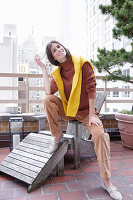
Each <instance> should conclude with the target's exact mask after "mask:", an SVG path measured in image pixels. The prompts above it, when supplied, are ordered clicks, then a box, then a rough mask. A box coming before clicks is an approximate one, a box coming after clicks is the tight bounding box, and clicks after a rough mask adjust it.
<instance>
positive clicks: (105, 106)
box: [104, 81, 107, 112]
mask: <svg viewBox="0 0 133 200" xmlns="http://www.w3.org/2000/svg"><path fill="white" fill-rule="evenodd" d="M104 91H105V92H107V81H105V87H104ZM106 110H107V101H106V99H105V101H104V111H105V112H106Z"/></svg>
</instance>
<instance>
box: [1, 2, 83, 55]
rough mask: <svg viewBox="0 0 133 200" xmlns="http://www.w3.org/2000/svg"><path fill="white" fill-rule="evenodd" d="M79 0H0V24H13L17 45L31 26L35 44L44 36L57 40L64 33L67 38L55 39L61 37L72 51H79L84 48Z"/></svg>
mask: <svg viewBox="0 0 133 200" xmlns="http://www.w3.org/2000/svg"><path fill="white" fill-rule="evenodd" d="M83 2H84V1H83V0H0V8H1V9H0V25H1V24H16V25H17V41H18V45H19V44H21V43H22V41H23V40H24V39H25V38H26V37H27V36H28V35H31V33H32V29H33V32H34V38H35V39H36V41H37V42H38V44H39V43H40V42H41V41H42V39H43V38H44V37H45V36H51V37H56V38H57V40H58V38H63V37H64V38H66V40H67V41H66V40H65V39H64V40H59V41H61V42H62V41H63V42H64V43H63V44H64V45H67V47H68V48H70V49H71V50H72V52H75V53H76V54H80V53H82V52H83V51H85V40H84V38H85V35H84V33H85V32H84V31H85V28H84V27H83V24H84V18H83V15H84V13H83V12H82V10H83V9H82V8H83ZM81 7H82V8H81ZM67 9H68V10H67ZM67 11H68V12H67ZM83 32H84V33H83ZM0 37H1V36H0ZM79 47H80V48H79ZM82 49H83V50H82Z"/></svg>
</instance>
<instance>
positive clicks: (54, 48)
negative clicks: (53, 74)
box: [51, 43, 66, 63]
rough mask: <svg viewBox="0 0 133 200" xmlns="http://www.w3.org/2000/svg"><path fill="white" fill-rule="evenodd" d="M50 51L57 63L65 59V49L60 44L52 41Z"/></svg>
mask: <svg viewBox="0 0 133 200" xmlns="http://www.w3.org/2000/svg"><path fill="white" fill-rule="evenodd" d="M51 53H52V55H53V57H54V59H55V60H57V61H58V62H59V63H63V62H65V61H66V50H65V49H64V47H63V46H61V45H60V44H58V43H52V45H51Z"/></svg>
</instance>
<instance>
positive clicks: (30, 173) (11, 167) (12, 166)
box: [1, 160, 37, 178]
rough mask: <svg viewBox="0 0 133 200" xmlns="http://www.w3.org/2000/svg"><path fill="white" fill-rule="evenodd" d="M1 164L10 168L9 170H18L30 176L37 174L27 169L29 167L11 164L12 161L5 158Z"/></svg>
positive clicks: (33, 176)
mask: <svg viewBox="0 0 133 200" xmlns="http://www.w3.org/2000/svg"><path fill="white" fill-rule="evenodd" d="M1 165H2V166H5V167H7V168H8V169H11V170H13V171H15V172H19V173H20V174H24V175H26V176H29V177H31V178H35V177H36V176H37V173H36V172H33V171H31V170H29V169H25V168H23V167H21V166H18V165H15V164H13V163H9V162H7V161H6V160H3V161H2V163H1Z"/></svg>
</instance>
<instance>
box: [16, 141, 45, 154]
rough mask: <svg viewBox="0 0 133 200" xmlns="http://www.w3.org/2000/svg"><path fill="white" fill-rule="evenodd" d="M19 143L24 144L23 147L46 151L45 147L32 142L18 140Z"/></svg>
mask: <svg viewBox="0 0 133 200" xmlns="http://www.w3.org/2000/svg"><path fill="white" fill-rule="evenodd" d="M19 145H21V146H24V147H28V148H30V149H35V150H37V151H40V152H43V153H44V154H45V152H46V148H45V147H40V146H37V145H34V144H28V143H25V142H23V141H22V142H20V143H19Z"/></svg>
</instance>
